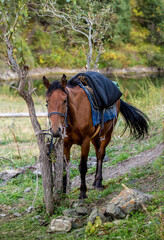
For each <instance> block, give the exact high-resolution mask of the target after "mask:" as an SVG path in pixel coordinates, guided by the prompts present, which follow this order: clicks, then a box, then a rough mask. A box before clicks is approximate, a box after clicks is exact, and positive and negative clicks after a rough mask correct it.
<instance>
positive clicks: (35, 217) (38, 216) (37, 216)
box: [32, 215, 40, 220]
mask: <svg viewBox="0 0 164 240" xmlns="http://www.w3.org/2000/svg"><path fill="white" fill-rule="evenodd" d="M39 218H40V215H36V216H34V217H33V218H32V219H33V220H34V219H36V220H38V219H39Z"/></svg>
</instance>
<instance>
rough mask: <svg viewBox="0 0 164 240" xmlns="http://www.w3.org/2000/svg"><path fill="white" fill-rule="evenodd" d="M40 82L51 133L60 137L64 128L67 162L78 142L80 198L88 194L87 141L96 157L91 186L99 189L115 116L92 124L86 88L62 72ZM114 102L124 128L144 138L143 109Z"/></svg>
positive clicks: (145, 131) (145, 121)
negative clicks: (71, 83) (58, 78)
mask: <svg viewBox="0 0 164 240" xmlns="http://www.w3.org/2000/svg"><path fill="white" fill-rule="evenodd" d="M43 84H44V86H45V87H46V89H47V92H46V102H47V108H48V117H49V121H50V125H51V128H50V130H51V133H52V134H53V137H61V136H62V135H63V130H65V131H66V135H65V136H64V156H65V158H66V161H67V162H69V161H70V150H71V147H72V145H73V144H77V145H80V146H81V159H80V164H79V171H80V178H81V185H80V195H79V199H84V198H87V195H86V191H87V187H86V173H87V159H88V154H89V149H90V143H92V144H93V146H94V148H95V152H96V157H97V166H96V173H95V179H94V182H93V186H94V187H95V188H96V189H99V190H102V189H103V185H102V180H103V178H102V163H103V159H104V156H105V149H106V147H107V145H108V144H109V143H110V141H111V136H112V132H113V129H114V126H115V125H116V122H117V118H115V119H112V120H109V121H107V122H105V123H104V127H103V129H100V127H99V126H93V122H92V113H91V104H90V101H89V99H88V97H87V95H86V93H85V91H84V90H83V89H82V88H81V87H80V86H79V85H78V84H75V85H74V86H69V84H68V83H67V79H66V75H65V74H63V76H62V78H61V82H59V81H54V82H52V83H50V82H49V80H48V79H47V78H46V77H45V76H44V77H43ZM115 106H116V111H117V117H118V115H119V112H121V114H122V115H123V117H124V120H125V122H126V126H125V130H126V128H127V127H129V129H130V134H131V135H132V136H134V137H135V138H143V137H144V135H145V134H147V133H148V117H147V116H146V115H145V114H144V113H143V112H141V111H140V110H139V109H137V108H135V107H133V106H132V105H130V104H128V103H126V102H124V101H123V100H121V99H118V100H117V101H116V102H115Z"/></svg>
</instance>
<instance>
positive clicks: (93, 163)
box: [87, 162, 97, 168]
mask: <svg viewBox="0 0 164 240" xmlns="http://www.w3.org/2000/svg"><path fill="white" fill-rule="evenodd" d="M96 164H97V163H96V162H87V167H88V168H92V167H94V166H96Z"/></svg>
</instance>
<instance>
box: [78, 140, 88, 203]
mask: <svg viewBox="0 0 164 240" xmlns="http://www.w3.org/2000/svg"><path fill="white" fill-rule="evenodd" d="M89 147H90V141H89V139H85V140H84V141H83V143H82V145H81V161H80V165H79V171H80V177H81V185H80V196H79V199H83V198H87V196H86V191H87V186H86V181H85V177H86V173H87V159H88V153H89Z"/></svg>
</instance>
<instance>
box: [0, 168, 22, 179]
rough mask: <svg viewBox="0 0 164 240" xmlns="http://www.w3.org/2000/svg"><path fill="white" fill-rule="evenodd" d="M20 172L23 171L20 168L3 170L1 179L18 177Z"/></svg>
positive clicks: (0, 174)
mask: <svg viewBox="0 0 164 240" xmlns="http://www.w3.org/2000/svg"><path fill="white" fill-rule="evenodd" d="M20 173H21V171H20V170H14V169H9V170H4V171H3V172H1V173H0V179H1V180H3V181H7V180H9V179H11V178H14V177H17V176H18V175H19V174H20Z"/></svg>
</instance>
